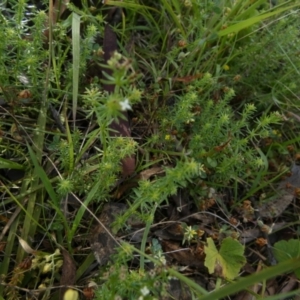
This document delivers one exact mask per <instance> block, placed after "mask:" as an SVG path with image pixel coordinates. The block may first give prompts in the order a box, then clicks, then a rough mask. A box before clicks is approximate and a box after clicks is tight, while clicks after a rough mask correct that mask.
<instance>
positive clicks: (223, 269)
mask: <svg viewBox="0 0 300 300" xmlns="http://www.w3.org/2000/svg"><path fill="white" fill-rule="evenodd" d="M207 244H208V246H206V247H205V254H206V258H205V262H204V264H205V266H206V267H207V268H208V271H209V273H210V274H212V273H214V271H220V273H221V275H222V276H223V277H224V278H227V279H234V278H235V277H236V276H237V275H238V273H239V271H240V269H241V267H242V266H243V265H244V264H245V262H246V259H245V256H244V246H243V245H242V244H241V243H239V242H238V241H237V240H234V239H232V238H231V237H228V238H226V239H224V240H223V242H222V244H221V248H220V251H218V250H217V249H216V246H215V243H214V241H213V240H212V239H211V238H208V239H207Z"/></svg>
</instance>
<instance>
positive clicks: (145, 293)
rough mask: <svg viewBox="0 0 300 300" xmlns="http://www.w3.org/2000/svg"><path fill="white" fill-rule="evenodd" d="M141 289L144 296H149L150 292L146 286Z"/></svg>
mask: <svg viewBox="0 0 300 300" xmlns="http://www.w3.org/2000/svg"><path fill="white" fill-rule="evenodd" d="M140 291H141V294H142V295H143V296H147V295H148V294H149V293H150V291H149V290H148V288H147V287H146V286H144V287H143V288H142V289H141V290H140Z"/></svg>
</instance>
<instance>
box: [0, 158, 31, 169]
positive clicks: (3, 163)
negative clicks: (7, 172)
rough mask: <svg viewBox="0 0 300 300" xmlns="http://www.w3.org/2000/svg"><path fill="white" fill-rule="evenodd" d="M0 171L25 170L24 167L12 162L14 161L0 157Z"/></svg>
mask: <svg viewBox="0 0 300 300" xmlns="http://www.w3.org/2000/svg"><path fill="white" fill-rule="evenodd" d="M0 169H15V170H23V169H25V168H24V166H22V165H20V164H18V163H16V162H14V161H11V160H8V159H5V158H2V157H0Z"/></svg>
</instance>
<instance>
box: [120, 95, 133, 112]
mask: <svg viewBox="0 0 300 300" xmlns="http://www.w3.org/2000/svg"><path fill="white" fill-rule="evenodd" d="M120 105H121V110H123V111H125V110H131V106H130V103H129V100H128V99H127V98H125V99H124V101H121V102H120Z"/></svg>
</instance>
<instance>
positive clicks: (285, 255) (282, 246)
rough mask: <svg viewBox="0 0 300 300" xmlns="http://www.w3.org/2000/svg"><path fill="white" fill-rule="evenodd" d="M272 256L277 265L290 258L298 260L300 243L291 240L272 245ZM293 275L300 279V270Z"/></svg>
mask: <svg viewBox="0 0 300 300" xmlns="http://www.w3.org/2000/svg"><path fill="white" fill-rule="evenodd" d="M274 256H275V258H276V259H277V261H278V262H279V263H280V262H284V261H286V260H289V259H291V258H300V241H299V240H295V239H292V240H289V241H280V242H278V243H276V244H274ZM295 274H296V276H297V278H299V279H300V269H296V270H295Z"/></svg>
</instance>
